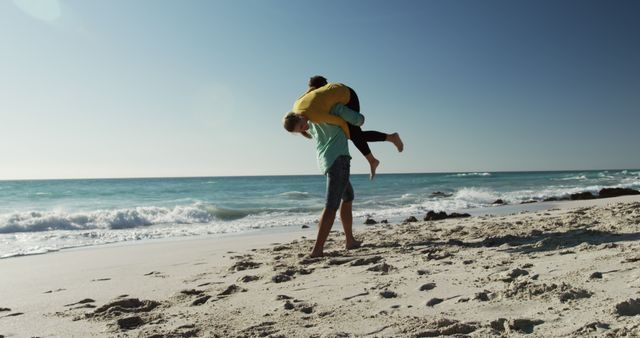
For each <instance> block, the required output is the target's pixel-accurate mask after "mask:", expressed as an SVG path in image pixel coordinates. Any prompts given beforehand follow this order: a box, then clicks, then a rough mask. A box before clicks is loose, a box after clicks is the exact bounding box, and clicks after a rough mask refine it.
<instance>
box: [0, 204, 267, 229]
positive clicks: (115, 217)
mask: <svg viewBox="0 0 640 338" xmlns="http://www.w3.org/2000/svg"><path fill="white" fill-rule="evenodd" d="M260 211H261V210H235V209H228V208H222V207H218V206H215V205H211V204H204V203H195V204H192V205H186V206H176V207H173V208H164V207H136V208H130V209H115V210H95V211H90V212H77V213H68V212H65V211H60V210H56V211H48V212H37V211H31V212H18V213H9V214H4V215H0V233H14V232H38V231H51V230H91V229H129V228H136V227H144V226H151V225H157V224H197V223H210V222H213V221H216V220H235V219H241V218H244V217H247V216H249V215H251V214H254V213H259V212H260Z"/></svg>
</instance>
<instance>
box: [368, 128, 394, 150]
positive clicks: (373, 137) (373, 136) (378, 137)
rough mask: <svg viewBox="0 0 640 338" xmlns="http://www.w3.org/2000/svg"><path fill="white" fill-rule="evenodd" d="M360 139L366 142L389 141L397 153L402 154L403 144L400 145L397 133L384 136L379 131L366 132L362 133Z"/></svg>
mask: <svg viewBox="0 0 640 338" xmlns="http://www.w3.org/2000/svg"><path fill="white" fill-rule="evenodd" d="M362 138H363V139H364V140H365V141H366V142H382V141H389V142H391V143H393V144H394V145H395V146H396V148H397V149H398V151H399V152H402V150H404V143H402V139H400V135H398V133H393V134H385V133H381V132H379V131H370V130H368V131H363V132H362Z"/></svg>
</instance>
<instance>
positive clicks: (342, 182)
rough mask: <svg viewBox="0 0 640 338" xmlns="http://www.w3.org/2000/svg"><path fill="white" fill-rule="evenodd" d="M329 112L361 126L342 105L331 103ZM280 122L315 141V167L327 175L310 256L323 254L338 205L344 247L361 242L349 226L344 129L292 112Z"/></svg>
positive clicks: (350, 195)
mask: <svg viewBox="0 0 640 338" xmlns="http://www.w3.org/2000/svg"><path fill="white" fill-rule="evenodd" d="M331 114H332V115H335V116H338V117H340V118H342V119H344V120H345V121H347V122H348V123H350V124H353V125H356V126H361V125H362V124H363V123H364V116H363V115H362V114H360V113H358V112H355V111H353V110H351V109H349V108H347V107H346V106H345V105H343V104H336V105H334V106H333V107H332V108H331ZM283 123H284V127H285V129H286V130H287V131H289V132H297V133H300V132H306V133H308V134H309V135H311V137H312V138H313V139H314V140H315V142H316V155H317V159H318V166H319V167H320V171H321V172H322V173H323V174H325V175H326V176H327V193H326V203H325V207H324V209H323V210H322V215H321V216H320V222H319V225H318V236H317V238H316V243H315V245H314V247H313V250H312V251H311V253H310V256H311V257H320V256H322V255H323V249H324V243H325V242H326V240H327V238H328V237H329V232H330V231H331V227H332V226H333V222H334V221H335V218H336V213H337V211H338V208H339V209H340V218H341V220H342V227H343V228H344V235H345V237H346V249H347V250H350V249H354V248H358V247H359V246H360V244H361V242H359V241H356V239H355V238H354V237H353V232H352V229H351V227H352V225H353V214H352V203H353V198H354V194H353V187H352V186H351V182H349V175H350V166H351V163H350V162H351V156H350V155H349V147H348V145H347V137H346V135H345V133H344V131H343V130H342V128H340V127H339V126H337V125H334V124H328V123H313V122H311V121H309V120H308V119H307V118H306V117H304V116H302V115H300V114H297V113H293V112H292V113H288V114H287V115H286V116H285V117H284V121H283ZM341 200H342V202H341Z"/></svg>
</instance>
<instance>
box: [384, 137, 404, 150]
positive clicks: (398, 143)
mask: <svg viewBox="0 0 640 338" xmlns="http://www.w3.org/2000/svg"><path fill="white" fill-rule="evenodd" d="M387 141H389V142H391V143H393V145H395V146H396V148H398V152H402V151H403V150H404V143H402V140H401V139H400V135H398V133H393V134H389V136H387Z"/></svg>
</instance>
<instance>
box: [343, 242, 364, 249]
mask: <svg viewBox="0 0 640 338" xmlns="http://www.w3.org/2000/svg"><path fill="white" fill-rule="evenodd" d="M361 245H362V241H356V240H353V241H352V242H348V243H347V245H346V247H347V250H352V249H357V248H359V247H360V246H361Z"/></svg>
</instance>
